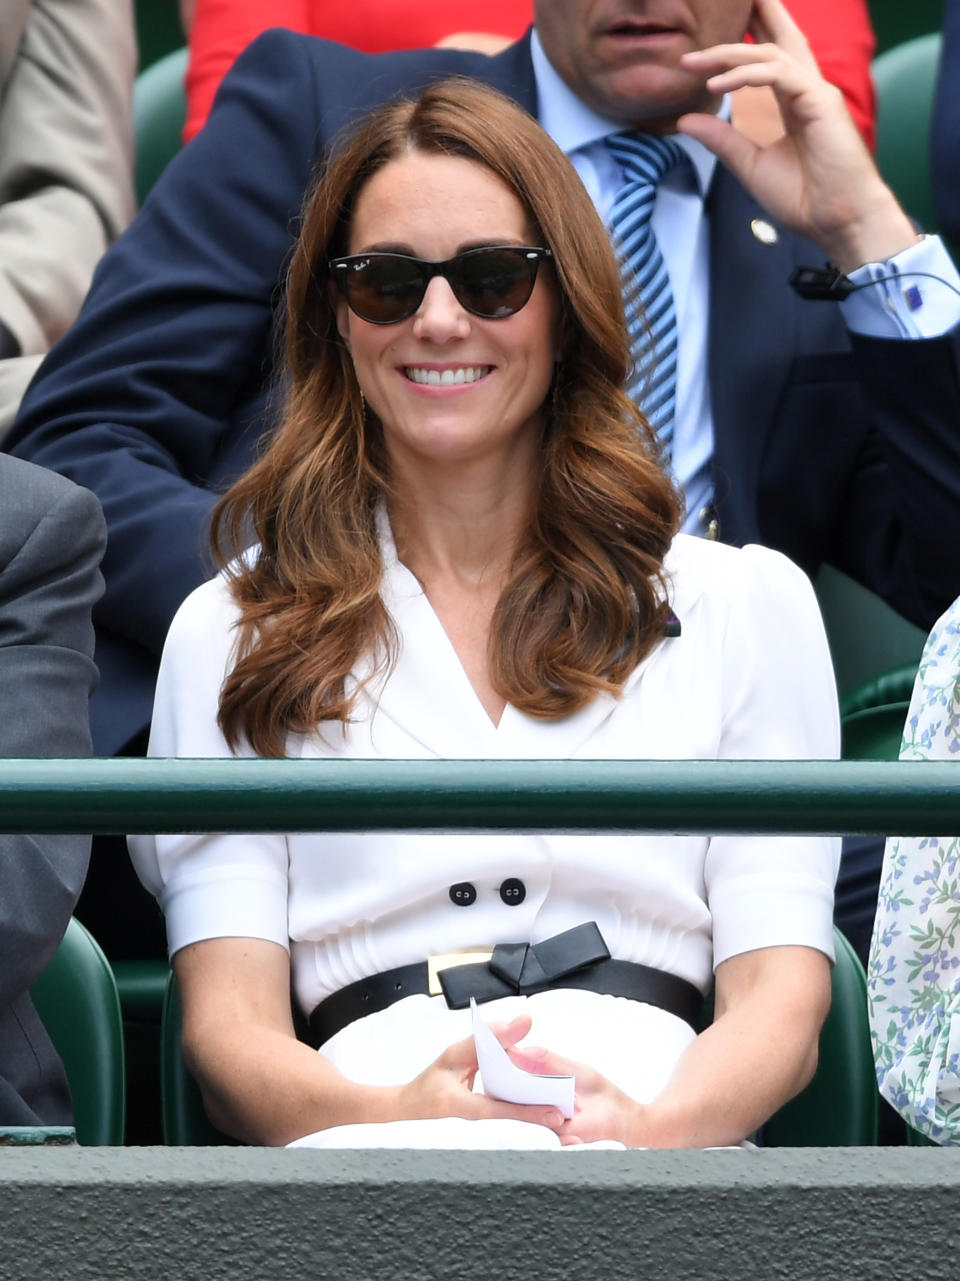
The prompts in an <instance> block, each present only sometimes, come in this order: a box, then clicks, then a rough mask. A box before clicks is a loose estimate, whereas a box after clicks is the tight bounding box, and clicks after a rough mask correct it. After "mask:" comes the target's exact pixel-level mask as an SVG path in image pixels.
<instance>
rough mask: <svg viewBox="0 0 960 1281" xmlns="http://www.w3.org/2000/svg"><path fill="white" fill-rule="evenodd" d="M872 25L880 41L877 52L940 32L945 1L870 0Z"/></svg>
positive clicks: (878, 41)
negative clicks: (915, 37)
mask: <svg viewBox="0 0 960 1281" xmlns="http://www.w3.org/2000/svg"><path fill="white" fill-rule="evenodd" d="M869 8H870V21H871V22H872V23H873V30H874V33H875V35H876V37H877V52H878V53H882V52H883V51H884V50H886V49H891V48H893V46H894V45H897V44H903V42H904V41H905V40H912V39H913V38H914V36H922V35H926V33H927V32H928V31H939V30H940V22H941V17H942V14H943V0H870V4H869Z"/></svg>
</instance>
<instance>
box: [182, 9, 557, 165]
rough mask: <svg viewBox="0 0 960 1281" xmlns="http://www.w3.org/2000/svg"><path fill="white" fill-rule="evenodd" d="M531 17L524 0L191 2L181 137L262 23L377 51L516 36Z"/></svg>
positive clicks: (188, 134) (197, 124) (204, 111)
mask: <svg viewBox="0 0 960 1281" xmlns="http://www.w3.org/2000/svg"><path fill="white" fill-rule="evenodd" d="M532 21H533V4H532V0H270V3H269V4H265V3H264V2H263V0H197V5H196V9H195V11H194V18H193V26H192V27H191V29H190V68H189V70H188V72H187V123H186V125H185V126H184V130H183V137H184V141H185V142H186V141H189V139H190V138H192V137H193V135H194V134H195V133H197V132H198V131H199V130H200V129H201V128H202V127H203V123H204V121H205V120H206V118H207V115H208V114H209V112H210V108H211V106H212V105H213V99H214V95H215V94H216V91H217V89H218V87H219V85H220V81H221V80H222V79H223V77H224V76H225V75H226V73H227V72H228V71H229V70H230V68H231V67H232V66H233V63H234V60H235V59H236V58H237V57H238V56H239V55H240V54H241V53H242V52H243V50H244V49H245V48H246V47H247V45H248V44H249V43H250V41H251V40H253V39H255V37H256V36H258V35H259V34H260V33H261V31H266V29H267V28H268V27H289V28H290V30H291V31H302V32H305V33H306V34H307V35H311V36H323V37H324V38H325V39H327V40H337V41H339V43H340V44H348V45H353V47H354V48H355V49H362V50H363V51H364V52H365V53H385V52H388V51H390V50H396V49H425V48H428V47H429V46H430V45H434V44H436V43H437V42H438V41H440V40H442V39H443V38H444V37H445V36H449V35H453V34H455V33H456V32H461V31H471V32H483V33H486V34H489V35H500V36H509V37H510V39H511V40H516V39H519V37H520V36H522V35H523V33H524V32H525V31H526V29H527V27H529V25H530V23H531V22H532Z"/></svg>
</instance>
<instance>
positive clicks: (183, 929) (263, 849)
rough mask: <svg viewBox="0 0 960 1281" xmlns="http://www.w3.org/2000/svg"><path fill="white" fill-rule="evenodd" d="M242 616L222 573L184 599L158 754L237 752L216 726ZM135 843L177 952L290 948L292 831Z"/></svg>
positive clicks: (159, 713) (165, 671)
mask: <svg viewBox="0 0 960 1281" xmlns="http://www.w3.org/2000/svg"><path fill="white" fill-rule="evenodd" d="M237 618H238V611H237V608H236V606H235V604H234V602H233V600H232V597H231V595H230V590H229V587H228V585H227V583H226V581H225V580H224V579H223V578H222V577H220V578H216V579H214V580H213V581H212V582H209V583H205V584H204V585H203V586H202V587H199V588H198V589H197V590H196V591H195V592H193V593H192V594H191V595H190V596H188V597H187V599H186V601H184V603H183V605H182V606H181V608H180V610H179V611H178V613H177V615H176V617H175V618H174V620H173V623H172V625H171V627H170V632H169V634H168V636H167V641H166V644H165V646H164V650H163V658H162V660H161V663H160V673H159V676H158V678H157V693H156V699H155V703H154V716H153V725H152V729H151V733H150V746H149V751H148V754H149V755H150V756H159V757H225V756H233V755H234V754H235V753H233V752H232V751H231V749H230V748H229V746H228V745H227V743H226V741H225V739H224V737H223V735H222V734H221V732H220V728H219V726H218V725H217V707H218V701H219V695H220V688H221V685H222V683H223V680H224V676H225V675H226V673H227V672H228V671H229V667H230V663H231V661H232V650H233V642H234V628H235V624H236V622H237ZM128 844H129V846H130V853H131V857H132V859H133V863H134V866H135V867H136V869H137V874H138V875H139V877H140V879H141V880H142V881H143V883H144V885H146V887H147V888H148V889H149V890H151V892H152V893H154V894H155V895H156V896H157V897H158V899H159V901H160V906H161V907H162V908H163V912H164V916H165V917H166V923H167V942H168V947H169V951H170V954H171V955H173V953H174V952H177V951H179V950H180V948H182V947H186V946H187V944H189V943H196V942H199V941H200V940H202V939H210V938H259V939H267V940H269V941H271V942H274V943H279V944H280V945H281V946H282V947H288V946H289V936H288V929H287V873H288V862H289V857H288V850H287V841H286V838H285V837H283V836H279V835H269V834H256V835H249V836H243V835H228V836H218V835H199V836H198V835H193V836H173V835H170V836H167V835H161V836H131V837H129V838H128Z"/></svg>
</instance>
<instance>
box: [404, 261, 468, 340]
mask: <svg viewBox="0 0 960 1281" xmlns="http://www.w3.org/2000/svg"><path fill="white" fill-rule="evenodd" d="M413 332H414V335H415V336H416V337H417V338H425V339H427V340H428V341H430V342H441V343H443V342H451V341H453V340H454V339H457V338H465V337H466V336H467V334H468V333H469V332H470V319H469V316H468V313H467V312H466V310H465V309H464V308H463V306H462V305H461V304H460V302H459V301H458V300H457V296H456V294H455V293H454V292H453V290H452V289H451V288H450V283H449V281H447V280H445V279H444V278H443V276H434V278H433V279H432V280H431V281H430V282H429V284H428V285H427V290H426V293H425V294H424V295H423V301H422V302H421V303H420V306H419V307H418V308H417V312H416V315H415V316H414V320H413Z"/></svg>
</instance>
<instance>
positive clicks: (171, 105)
mask: <svg viewBox="0 0 960 1281" xmlns="http://www.w3.org/2000/svg"><path fill="white" fill-rule="evenodd" d="M186 70H187V51H186V49H175V50H174V51H173V53H168V54H167V55H166V56H165V57H163V58H161V59H160V60H159V62H155V63H153V65H152V66H150V67H148V68H147V69H146V71H141V72H140V74H139V75H138V76H137V82H136V84H135V86H134V90H133V138H134V153H135V165H134V173H135V184H136V190H137V200H138V201H139V203H140V204H141V205H142V204H143V202H144V200H146V198H147V196H148V194H149V192H150V188H151V187H152V186H153V184H154V183H155V182H156V180H157V179H158V178H159V177H160V175H161V173H163V171H164V169H165V168H166V166H167V165H168V163H169V162H170V161H171V160H172V159H173V157H174V156H175V155H176V154H177V152H178V151H179V150H180V135H181V133H182V132H183V122H184V120H185V119H186V115H187V102H186V98H185V96H184V91H183V77H184V75H185V73H186Z"/></svg>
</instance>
